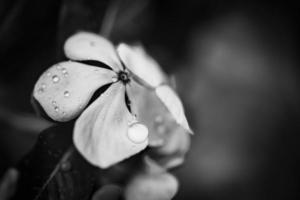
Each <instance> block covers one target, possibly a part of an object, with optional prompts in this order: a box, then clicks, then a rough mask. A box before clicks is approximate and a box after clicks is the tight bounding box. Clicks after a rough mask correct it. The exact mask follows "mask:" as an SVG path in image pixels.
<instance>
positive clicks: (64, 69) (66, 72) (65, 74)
mask: <svg viewBox="0 0 300 200" xmlns="http://www.w3.org/2000/svg"><path fill="white" fill-rule="evenodd" d="M61 72H62V73H63V75H64V76H67V75H68V71H67V70H66V68H62V69H61Z"/></svg>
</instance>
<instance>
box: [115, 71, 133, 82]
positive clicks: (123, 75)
mask: <svg viewBox="0 0 300 200" xmlns="http://www.w3.org/2000/svg"><path fill="white" fill-rule="evenodd" d="M118 79H119V80H120V81H122V82H123V83H124V84H127V83H129V82H130V79H129V75H128V73H127V72H125V71H120V72H119V74H118Z"/></svg>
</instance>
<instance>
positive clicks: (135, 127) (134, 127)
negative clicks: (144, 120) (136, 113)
mask: <svg viewBox="0 0 300 200" xmlns="http://www.w3.org/2000/svg"><path fill="white" fill-rule="evenodd" d="M127 136H128V139H129V140H130V141H132V142H133V143H136V144H140V143H143V142H145V141H146V140H147V138H148V128H147V127H146V126H145V125H143V124H141V123H138V122H135V123H133V124H131V125H130V126H129V128H128V132H127Z"/></svg>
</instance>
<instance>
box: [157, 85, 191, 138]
mask: <svg viewBox="0 0 300 200" xmlns="http://www.w3.org/2000/svg"><path fill="white" fill-rule="evenodd" d="M155 92H156V95H157V96H158V97H159V99H160V100H161V101H162V102H163V104H164V105H165V106H166V107H167V109H168V110H169V111H170V113H171V114H172V115H173V117H174V119H175V120H176V122H177V123H178V124H179V125H181V126H182V127H183V128H184V129H186V130H187V131H188V132H190V133H193V132H192V130H191V129H190V127H189V124H188V121H187V119H186V117H185V114H184V109H183V105H182V103H181V100H180V99H179V97H178V96H177V94H176V93H175V91H174V90H173V89H172V88H171V87H170V86H167V85H161V86H159V87H157V88H156V89H155Z"/></svg>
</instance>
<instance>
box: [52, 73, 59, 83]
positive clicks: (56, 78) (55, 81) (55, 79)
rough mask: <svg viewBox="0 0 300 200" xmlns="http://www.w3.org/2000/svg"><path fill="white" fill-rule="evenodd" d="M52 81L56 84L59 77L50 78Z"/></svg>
mask: <svg viewBox="0 0 300 200" xmlns="http://www.w3.org/2000/svg"><path fill="white" fill-rule="evenodd" d="M52 81H53V83H58V82H59V77H58V76H57V75H54V76H52Z"/></svg>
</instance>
